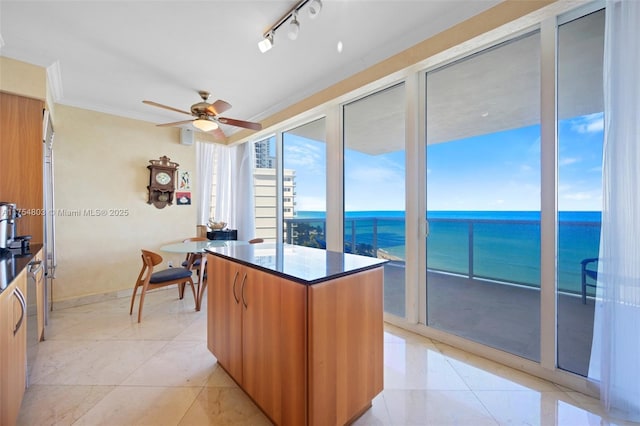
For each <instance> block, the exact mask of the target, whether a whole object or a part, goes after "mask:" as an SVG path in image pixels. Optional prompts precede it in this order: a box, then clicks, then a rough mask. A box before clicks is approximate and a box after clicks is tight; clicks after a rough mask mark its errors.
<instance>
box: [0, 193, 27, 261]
mask: <svg viewBox="0 0 640 426" xmlns="http://www.w3.org/2000/svg"><path fill="white" fill-rule="evenodd" d="M20 217H22V215H21V214H20V212H19V211H18V209H17V208H16V205H15V204H14V203H7V202H4V201H0V254H1V253H6V252H7V251H9V249H19V250H20V251H22V252H28V251H29V241H30V240H31V236H30V235H22V236H18V235H16V219H18V218H20Z"/></svg>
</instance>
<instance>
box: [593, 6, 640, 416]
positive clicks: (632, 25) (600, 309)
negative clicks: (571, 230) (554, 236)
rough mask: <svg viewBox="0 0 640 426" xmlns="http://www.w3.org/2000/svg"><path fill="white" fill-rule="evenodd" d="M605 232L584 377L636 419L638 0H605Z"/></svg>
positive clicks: (639, 343)
mask: <svg viewBox="0 0 640 426" xmlns="http://www.w3.org/2000/svg"><path fill="white" fill-rule="evenodd" d="M606 7H607V9H606V26H605V51H604V96H605V99H604V116H605V127H604V132H605V140H604V160H603V191H604V193H603V208H602V235H601V242H600V259H601V261H600V262H599V267H598V268H599V270H598V276H599V279H598V289H597V294H596V297H597V299H596V310H595V318H594V342H593V347H592V360H591V365H590V369H589V376H590V377H592V378H594V379H598V380H600V399H601V400H602V403H603V405H604V406H605V408H606V409H607V410H608V411H609V412H610V413H611V414H612V415H614V416H616V417H620V418H623V419H626V420H632V421H640V332H639V331H638V324H640V85H639V84H638V76H640V30H639V29H640V2H639V1H637V0H610V1H608V2H607V6H606Z"/></svg>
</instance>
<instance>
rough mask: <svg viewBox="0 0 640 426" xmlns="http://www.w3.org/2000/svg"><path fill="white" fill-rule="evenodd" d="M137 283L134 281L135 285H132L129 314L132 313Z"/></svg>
mask: <svg viewBox="0 0 640 426" xmlns="http://www.w3.org/2000/svg"><path fill="white" fill-rule="evenodd" d="M138 287H140V286H139V285H138V283H136V285H135V287H133V295H131V306H130V307H129V315H131V314H132V313H133V302H135V300H136V293H137V292H138Z"/></svg>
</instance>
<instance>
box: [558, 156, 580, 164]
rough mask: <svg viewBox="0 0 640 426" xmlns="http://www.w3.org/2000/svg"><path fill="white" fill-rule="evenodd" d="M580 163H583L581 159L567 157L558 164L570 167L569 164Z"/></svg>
mask: <svg viewBox="0 0 640 426" xmlns="http://www.w3.org/2000/svg"><path fill="white" fill-rule="evenodd" d="M580 161H582V159H581V158H577V157H567V158H562V159H560V161H559V162H558V163H559V165H561V166H568V165H569V164H574V163H579V162H580Z"/></svg>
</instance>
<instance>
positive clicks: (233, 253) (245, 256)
mask: <svg viewBox="0 0 640 426" xmlns="http://www.w3.org/2000/svg"><path fill="white" fill-rule="evenodd" d="M205 251H206V252H208V253H211V254H213V255H217V256H220V257H224V258H227V259H230V260H233V261H236V262H238V263H240V264H243V265H245V266H249V267H254V268H257V269H260V270H263V271H265V272H268V273H272V274H275V275H279V276H281V277H283V278H287V279H290V280H293V281H297V282H299V283H302V284H307V285H312V284H317V283H321V282H324V281H328V280H331V279H334V278H338V277H341V276H345V275H350V274H354V273H356V272H360V271H366V270H368V269H373V268H377V267H379V266H382V265H383V264H384V263H386V262H387V260H384V259H377V258H374V257H367V256H360V255H355V254H349V253H340V252H335V251H328V250H322V249H317V248H311V247H303V246H296V245H291V244H280V243H261V244H248V245H232V246H228V247H212V248H206V249H205Z"/></svg>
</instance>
